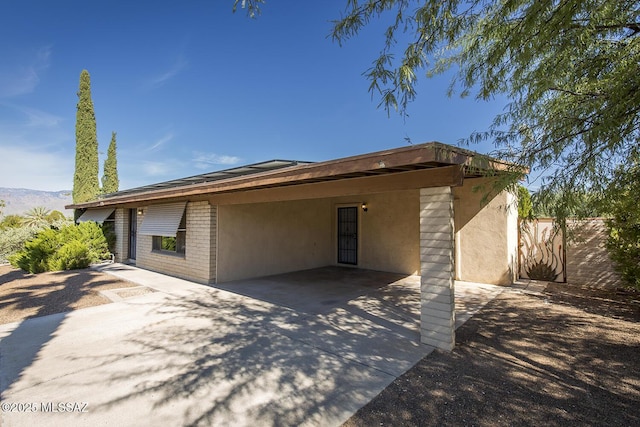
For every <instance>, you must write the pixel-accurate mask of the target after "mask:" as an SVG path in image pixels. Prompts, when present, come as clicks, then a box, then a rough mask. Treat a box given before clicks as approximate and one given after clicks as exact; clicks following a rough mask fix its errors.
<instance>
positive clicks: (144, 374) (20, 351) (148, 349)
mask: <svg viewBox="0 0 640 427" xmlns="http://www.w3.org/2000/svg"><path fill="white" fill-rule="evenodd" d="M102 268H103V269H104V271H106V272H109V273H110V274H114V275H118V276H120V277H123V278H125V279H128V280H131V281H134V282H137V283H140V284H143V285H146V286H150V287H153V288H155V289H157V290H158V291H159V292H155V293H152V294H147V295H143V296H139V297H135V298H130V299H127V300H125V301H122V302H118V303H112V304H107V305H103V306H98V307H92V308H87V309H83V310H77V311H74V312H70V313H64V314H56V315H51V316H46V317H41V318H36V319H30V320H26V321H24V322H21V323H17V324H9V325H1V326H0V340H1V341H0V385H1V386H2V387H1V389H2V403H3V404H4V406H3V409H4V411H3V413H2V414H1V416H2V417H3V418H2V425H8V426H25V425H47V426H48V425H60V426H63V425H64V426H70V425H72V426H77V425H87V426H89V425H91V426H95V425H107V424H108V425H118V426H128V425H132V426H133V425H136V426H137V425H167V426H181V425H216V426H224V425H233V426H238V425H254V426H255V425H261V426H262V425H283V426H284V425H287V426H288V425H327V426H335V425H339V424H341V423H342V422H343V421H345V420H346V419H347V418H348V417H349V416H350V415H351V414H352V413H354V412H355V411H356V410H357V409H358V408H360V407H361V406H363V405H364V404H366V403H367V402H368V401H369V400H371V399H372V398H373V397H374V396H375V395H377V394H378V393H379V392H380V391H381V390H382V389H383V388H385V387H386V386H387V385H388V384H389V383H391V381H393V380H394V379H395V378H396V377H397V376H399V375H400V374H402V373H403V372H405V371H406V370H407V369H409V368H410V367H411V366H413V365H414V364H415V363H416V362H417V361H418V360H420V359H421V358H423V357H424V356H426V355H427V354H428V353H430V352H431V351H432V348H431V347H428V346H425V345H421V344H420V343H419V332H418V326H419V318H418V316H419V304H420V303H419V278H418V277H415V276H410V277H406V276H399V275H395V274H389V273H380V272H372V271H364V270H355V269H348V268H333V267H329V268H323V269H317V270H310V271H305V272H298V273H291V274H286V275H279V276H272V277H266V278H261V279H255V280H246V281H239V282H232V283H227V284H222V285H216V286H215V287H207V286H202V285H197V284H194V283H191V282H188V281H183V280H179V279H175V278H171V277H168V276H164V275H160V274H156V273H152V272H149V271H145V270H140V269H136V268H133V267H129V266H124V265H119V264H113V265H109V266H105V267H102ZM501 290H502V288H498V287H494V286H490V285H476V284H465V283H458V284H457V289H456V300H457V310H459V313H457V316H458V318H459V321H458V323H461V322H462V321H463V320H464V319H465V318H467V317H468V316H469V315H470V314H472V313H473V312H474V311H477V310H478V309H479V307H480V306H482V305H483V304H484V303H486V302H487V301H489V300H490V299H491V298H493V297H494V296H495V295H497V294H498V293H499V292H500V291H501ZM7 404H9V405H10V406H9V407H7V406H6V405H7ZM7 411H9V412H7ZM55 411H57V412H55ZM69 411H71V412H69Z"/></svg>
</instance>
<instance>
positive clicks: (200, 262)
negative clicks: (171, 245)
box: [136, 201, 216, 283]
mask: <svg viewBox="0 0 640 427" xmlns="http://www.w3.org/2000/svg"><path fill="white" fill-rule="evenodd" d="M215 212H216V209H215V207H214V209H212V206H210V205H209V202H207V201H202V202H190V203H188V204H187V207H186V215H187V217H186V226H187V231H186V234H187V235H186V249H185V253H184V254H172V253H166V252H160V251H153V249H152V236H145V235H141V234H138V247H137V249H136V253H137V258H136V265H137V266H139V267H142V268H147V269H149V270H153V271H157V272H160V273H166V274H169V275H172V276H176V277H181V278H184V279H188V280H193V281H195V282H199V283H210V282H212V281H215V272H213V279H212V265H211V262H212V257H211V248H212V244H211V240H212V238H213V237H214V236H212V232H211V230H212V229H215V227H211V223H212V219H213V218H214V217H215ZM140 216H142V217H143V218H144V214H143V215H139V217H140ZM214 261H215V260H214ZM213 268H214V269H215V267H213Z"/></svg>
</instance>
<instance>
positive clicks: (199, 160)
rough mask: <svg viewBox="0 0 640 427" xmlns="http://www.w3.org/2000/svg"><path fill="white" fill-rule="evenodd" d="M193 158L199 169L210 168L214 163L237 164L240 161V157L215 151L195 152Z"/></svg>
mask: <svg viewBox="0 0 640 427" xmlns="http://www.w3.org/2000/svg"><path fill="white" fill-rule="evenodd" d="M193 154H194V157H193V159H192V161H193V164H194V166H195V167H196V168H197V169H210V168H211V166H212V165H235V164H237V163H239V162H240V160H241V159H240V157H236V156H228V155H220V154H215V153H199V152H195V153H193Z"/></svg>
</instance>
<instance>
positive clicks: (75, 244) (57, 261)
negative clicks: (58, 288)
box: [49, 240, 93, 270]
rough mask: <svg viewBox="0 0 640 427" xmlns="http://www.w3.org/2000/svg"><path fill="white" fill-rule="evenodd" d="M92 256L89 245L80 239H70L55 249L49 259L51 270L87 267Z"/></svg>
mask: <svg viewBox="0 0 640 427" xmlns="http://www.w3.org/2000/svg"><path fill="white" fill-rule="evenodd" d="M92 260H93V258H92V255H91V251H90V250H89V246H87V244H86V243H84V242H81V241H80V240H71V241H70V242H67V243H65V244H64V245H62V246H61V247H60V249H58V250H57V251H56V253H55V254H54V255H53V256H52V257H51V259H50V260H49V268H50V269H51V270H77V269H80V268H87V267H89V265H90V264H91V262H92Z"/></svg>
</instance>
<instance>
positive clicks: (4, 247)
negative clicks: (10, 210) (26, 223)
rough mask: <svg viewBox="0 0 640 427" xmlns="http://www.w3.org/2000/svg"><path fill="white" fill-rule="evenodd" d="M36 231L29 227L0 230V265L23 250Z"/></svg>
mask: <svg viewBox="0 0 640 427" xmlns="http://www.w3.org/2000/svg"><path fill="white" fill-rule="evenodd" d="M37 233H38V230H37V229H36V228H30V227H20V226H18V227H7V228H0V263H5V262H8V260H9V257H10V256H11V255H13V254H15V253H16V252H18V251H20V250H21V249H23V248H24V245H25V243H26V242H28V241H29V240H31V239H32V238H33V237H34V236H35V235H36V234H37Z"/></svg>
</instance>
